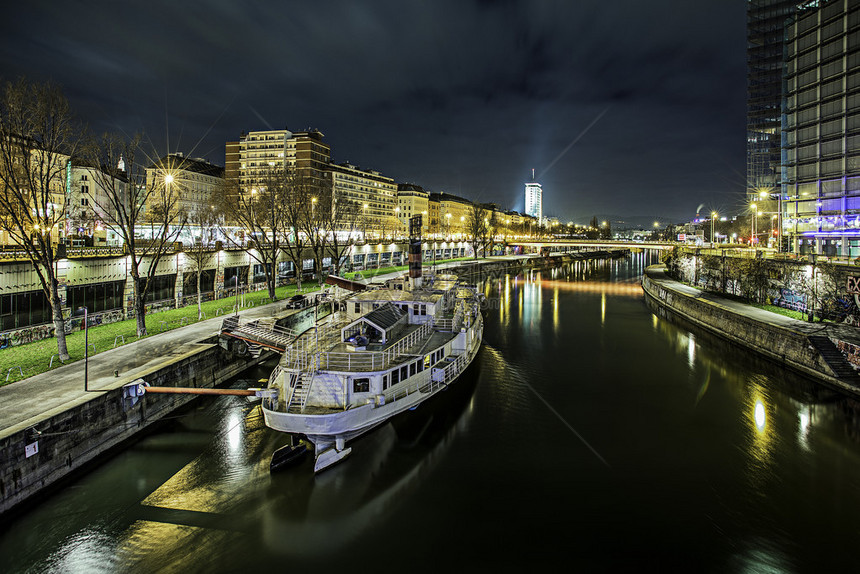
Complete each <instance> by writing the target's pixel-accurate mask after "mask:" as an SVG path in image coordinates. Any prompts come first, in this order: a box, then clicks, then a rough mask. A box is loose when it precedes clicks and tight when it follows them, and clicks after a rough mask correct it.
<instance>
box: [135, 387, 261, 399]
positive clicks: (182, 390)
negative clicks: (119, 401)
mask: <svg viewBox="0 0 860 574" xmlns="http://www.w3.org/2000/svg"><path fill="white" fill-rule="evenodd" d="M146 392H147V393H161V394H164V395H234V396H237V397H253V396H255V395H256V394H257V391H252V390H250V389H197V388H194V387H146Z"/></svg>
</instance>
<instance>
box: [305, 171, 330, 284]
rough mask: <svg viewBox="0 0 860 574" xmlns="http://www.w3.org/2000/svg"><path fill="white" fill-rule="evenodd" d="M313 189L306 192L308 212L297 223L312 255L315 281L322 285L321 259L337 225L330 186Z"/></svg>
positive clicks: (319, 186)
mask: <svg viewBox="0 0 860 574" xmlns="http://www.w3.org/2000/svg"><path fill="white" fill-rule="evenodd" d="M302 179H304V178H302ZM315 187H316V189H308V190H307V192H306V196H309V199H310V211H308V212H306V213H305V217H303V218H299V220H298V223H299V225H301V232H303V233H304V236H305V238H306V239H305V240H306V242H307V245H308V247H310V249H311V251H312V252H313V254H314V263H315V267H316V270H317V281H318V283H319V284H320V285H322V282H323V272H322V271H323V258H324V257H325V255H326V253H327V251H328V245H329V243H330V242H331V234H332V233H334V230H335V228H336V225H337V222H336V220H335V219H334V218H333V215H332V214H333V211H334V208H335V204H336V202H335V201H334V194H333V192H332V187H331V185H330V184H326V185H317V186H315Z"/></svg>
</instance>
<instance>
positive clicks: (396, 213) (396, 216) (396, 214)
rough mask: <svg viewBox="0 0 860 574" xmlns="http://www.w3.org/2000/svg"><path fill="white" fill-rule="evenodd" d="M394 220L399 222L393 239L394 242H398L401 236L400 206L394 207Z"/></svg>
mask: <svg viewBox="0 0 860 574" xmlns="http://www.w3.org/2000/svg"><path fill="white" fill-rule="evenodd" d="M394 219H396V220H397V227H395V228H394V234H393V237H392V238H391V239H392V240H396V239H397V236H398V235H399V234H400V206H399V205H397V206H395V207H394Z"/></svg>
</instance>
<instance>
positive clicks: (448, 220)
mask: <svg viewBox="0 0 860 574" xmlns="http://www.w3.org/2000/svg"><path fill="white" fill-rule="evenodd" d="M450 233H451V214H450V213H446V214H445V235H450Z"/></svg>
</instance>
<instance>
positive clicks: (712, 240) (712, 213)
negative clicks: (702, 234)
mask: <svg viewBox="0 0 860 574" xmlns="http://www.w3.org/2000/svg"><path fill="white" fill-rule="evenodd" d="M716 219H717V212H716V211H712V212H711V246H713V244H714V222H715V221H716Z"/></svg>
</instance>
